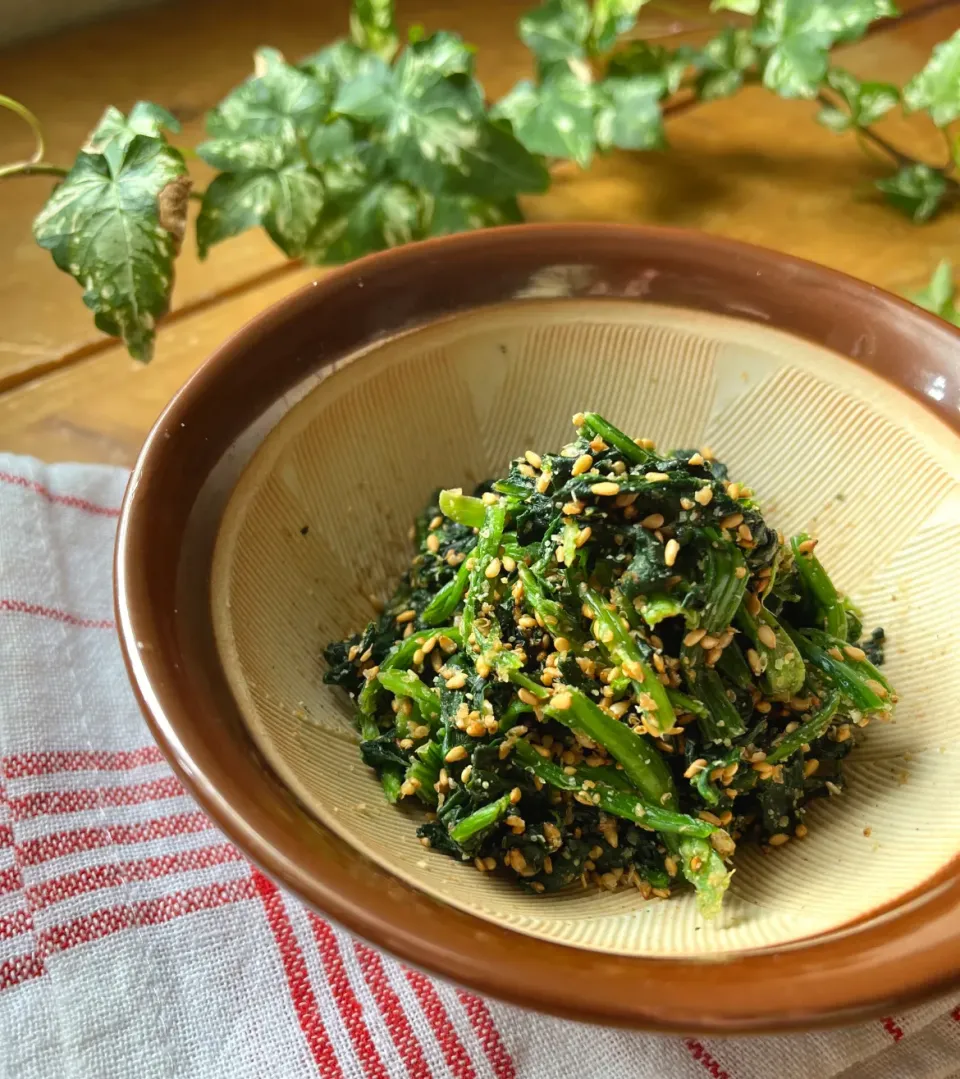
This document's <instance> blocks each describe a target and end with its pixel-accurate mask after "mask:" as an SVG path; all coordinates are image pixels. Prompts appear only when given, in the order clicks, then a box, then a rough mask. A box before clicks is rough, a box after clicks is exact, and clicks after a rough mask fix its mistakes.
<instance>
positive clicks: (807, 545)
mask: <svg viewBox="0 0 960 1079" xmlns="http://www.w3.org/2000/svg"><path fill="white" fill-rule="evenodd" d="M817 542H818V541H817V540H815V539H808V540H804V541H803V543H800V544H798V545H797V550H798V551H799V552H800V554H810V553H811V552H812V551H813V549H814V547H816V545H817Z"/></svg>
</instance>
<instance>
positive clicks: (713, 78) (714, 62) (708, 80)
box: [694, 26, 758, 101]
mask: <svg viewBox="0 0 960 1079" xmlns="http://www.w3.org/2000/svg"><path fill="white" fill-rule="evenodd" d="M757 58H758V54H757V50H756V49H755V48H754V46H753V43H752V42H751V40H750V31H749V30H743V29H738V30H735V29H733V27H729V26H728V27H726V28H725V29H723V30H721V31H720V33H719V34H718V35H717V36H716V37H715V38H712V39H711V40H710V41H708V42H707V43H706V45H704V47H703V49H702V50H701V51H700V52H699V53H698V54H697V56H696V58H695V60H694V63H695V64H696V67H697V69H698V70H699V72H700V74H699V75H698V76H697V96H698V97H700V98H702V99H703V100H704V101H714V100H716V99H717V98H722V97H730V96H731V95H733V94H735V93H736V92H737V91H738V90H739V89H740V87H741V86H743V83H744V77H745V73H746V72H747V71H749V70H750V69H751V68H752V67H753V66H754V65H755V64H756V63H757Z"/></svg>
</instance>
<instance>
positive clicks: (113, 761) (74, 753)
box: [0, 746, 164, 779]
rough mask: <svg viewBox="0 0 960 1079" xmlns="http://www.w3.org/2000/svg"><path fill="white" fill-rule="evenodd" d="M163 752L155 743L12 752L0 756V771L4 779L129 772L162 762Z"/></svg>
mask: <svg viewBox="0 0 960 1079" xmlns="http://www.w3.org/2000/svg"><path fill="white" fill-rule="evenodd" d="M163 759H164V757H163V754H162V753H161V752H160V750H159V749H158V748H157V747H156V746H144V747H143V748H142V749H132V750H123V749H121V750H118V751H116V752H112V753H111V752H109V751H107V750H93V751H91V750H86V749H73V750H66V751H64V750H60V751H54V752H49V753H15V754H12V755H11V756H9V757H3V758H2V759H0V770H2V772H3V775H4V776H5V777H6V778H7V779H25V778H27V777H28V776H45V775H52V774H55V773H56V772H129V771H132V770H133V769H134V768H142V767H143V766H144V765H145V764H162V763H163Z"/></svg>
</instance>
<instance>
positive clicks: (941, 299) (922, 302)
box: [907, 259, 960, 326]
mask: <svg viewBox="0 0 960 1079" xmlns="http://www.w3.org/2000/svg"><path fill="white" fill-rule="evenodd" d="M907 298H908V299H910V300H912V301H913V302H914V303H915V304H917V305H918V306H919V307H923V308H924V309H925V310H927V311H932V312H933V313H934V314H935V315H939V316H940V317H941V318H943V319H946V320H947V322H952V323H953V325H954V326H960V307H958V306H957V304H956V299H957V286H956V283H955V282H954V280H953V265H952V264H951V262H950V260H949V259H942V260H941V261H940V263H939V264H938V266H937V268H936V269H935V270H934V271H933V276H932V277H931V278H930V281H929V282H928V284H927V286H926V288H923V289H920V290H919V291H918V292H912V293H907Z"/></svg>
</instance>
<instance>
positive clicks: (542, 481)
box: [534, 472, 553, 495]
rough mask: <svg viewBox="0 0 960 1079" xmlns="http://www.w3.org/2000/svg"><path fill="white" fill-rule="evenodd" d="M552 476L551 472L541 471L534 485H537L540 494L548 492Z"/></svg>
mask: <svg viewBox="0 0 960 1079" xmlns="http://www.w3.org/2000/svg"><path fill="white" fill-rule="evenodd" d="M552 478H553V477H552V476H551V475H550V473H549V472H541V473H540V475H539V476H537V482H536V483H535V484H534V487H536V489H537V493H538V494H541V495H542V494H546V491H547V488H548V487H549V486H550V480H551V479H552Z"/></svg>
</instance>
